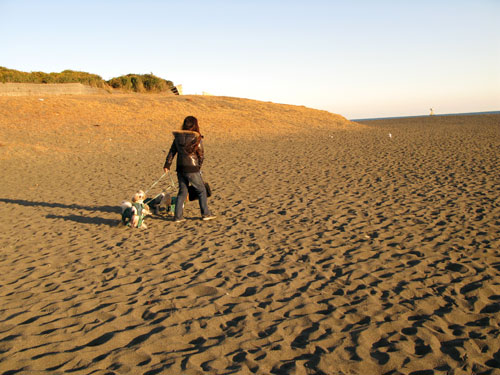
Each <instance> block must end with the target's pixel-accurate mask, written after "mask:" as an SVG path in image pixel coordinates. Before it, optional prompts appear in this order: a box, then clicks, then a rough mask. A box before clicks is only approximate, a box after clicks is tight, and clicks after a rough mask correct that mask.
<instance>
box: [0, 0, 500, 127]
mask: <svg viewBox="0 0 500 375" xmlns="http://www.w3.org/2000/svg"><path fill="white" fill-rule="evenodd" d="M0 43H1V46H2V47H1V48H0V66H4V67H7V68H11V69H17V70H21V71H27V72H30V71H44V72H60V71H62V70H65V69H72V70H81V71H86V72H90V73H95V74H98V75H100V76H102V77H103V78H105V79H109V78H112V77H117V76H120V75H123V74H128V73H139V74H144V73H151V72H152V73H153V74H155V75H157V76H160V77H162V78H165V79H169V80H171V81H173V82H174V84H182V85H183V87H184V92H185V93H186V94H201V93H202V92H203V91H205V92H208V93H211V94H214V95H223V96H235V97H242V98H250V99H257V100H263V101H272V102H275V103H287V104H297V105H305V106H307V107H312V108H318V109H325V110H327V111H330V112H333V113H338V114H341V115H343V116H346V117H348V118H351V119H356V118H366V117H386V116H403V115H425V114H428V113H429V108H431V107H432V108H434V111H435V113H436V114H439V113H457V112H479V111H491V110H500V0H468V1H462V0H418V1H416V0H386V1H376V0H372V1H370V0H366V1H362V0H351V1H348V0H344V1H340V0H339V1H336V0H330V1H327V0H324V1H320V0H303V1H295V0H282V1H278V0H213V1H211V0H198V1H192V0H186V1H179V0H165V1H160V0H157V1H153V0H143V1H139V0H138V1H126V0H82V1H77V0H73V1H72V0H60V1H55V0H45V1H39V0H32V1H28V0H0Z"/></svg>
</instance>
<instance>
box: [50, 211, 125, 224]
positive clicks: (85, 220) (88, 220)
mask: <svg viewBox="0 0 500 375" xmlns="http://www.w3.org/2000/svg"><path fill="white" fill-rule="evenodd" d="M45 217H46V218H47V219H63V220H66V221H75V222H77V223H81V224H96V225H100V224H105V225H109V226H110V227H116V226H117V225H118V224H119V220H114V219H104V218H102V217H89V216H78V215H68V216H62V215H52V214H48V215H47V216H45Z"/></svg>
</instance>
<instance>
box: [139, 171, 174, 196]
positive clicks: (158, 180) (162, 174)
mask: <svg viewBox="0 0 500 375" xmlns="http://www.w3.org/2000/svg"><path fill="white" fill-rule="evenodd" d="M165 175H166V173H163V174H162V175H161V177H160V178H159V179H158V180H156V181H155V182H154V183H153V185H151V186H150V187H149V189H148V190H146V191H145V192H144V194H147V193H148V191H150V190H151V189H152V188H153V187H154V186H155V185H156V184H157V183H158V182H160V180H161V179H162V178H163V177H164V176H165ZM170 177H172V176H170Z"/></svg>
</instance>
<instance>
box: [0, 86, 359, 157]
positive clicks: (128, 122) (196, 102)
mask: <svg viewBox="0 0 500 375" xmlns="http://www.w3.org/2000/svg"><path fill="white" fill-rule="evenodd" d="M187 115H194V116H196V117H197V118H198V119H199V122H200V126H201V129H202V133H203V134H206V135H207V137H206V138H207V140H211V141H212V140H213V141H231V140H238V139H247V140H248V139H252V138H259V137H265V136H273V135H280V134H281V135H282V136H285V137H286V136H289V135H292V134H297V133H301V132H304V131H311V130H321V129H323V130H331V131H334V130H336V129H348V128H350V129H359V128H362V127H363V126H361V125H359V124H354V123H352V122H350V121H348V120H346V119H345V118H344V117H342V116H340V115H335V114H332V113H329V112H326V111H319V110H314V109H310V108H306V107H300V106H292V105H283V104H275V103H267V102H260V101H255V100H248V99H240V98H229V97H215V96H172V95H163V94H114V95H73V96H71V95H70V96H64V97H56V96H50V97H40V98H38V97H0V130H1V133H0V143H1V144H2V145H3V148H0V158H1V157H3V158H5V157H8V155H11V154H13V153H14V154H15V153H21V152H23V153H25V154H29V153H30V151H29V150H31V151H33V152H43V151H47V150H51V151H53V152H55V151H57V150H59V151H63V150H66V151H68V152H69V151H70V150H71V149H72V150H77V151H78V152H85V150H88V149H89V147H88V143H92V142H94V143H96V144H100V145H101V147H103V148H104V149H106V150H107V149H109V148H113V147H114V145H121V144H123V143H137V141H138V140H140V141H141V142H145V143H149V144H151V143H155V144H166V143H168V142H169V140H170V139H171V136H172V135H171V132H172V131H173V130H175V129H178V128H179V127H180V125H181V124H182V121H183V119H184V117H186V116H187ZM61 139H64V142H63V143H61V142H60V140H61ZM18 146H19V147H18ZM90 149H93V147H92V145H91V146H90ZM2 151H3V156H2Z"/></svg>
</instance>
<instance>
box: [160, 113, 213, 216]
mask: <svg viewBox="0 0 500 375" xmlns="http://www.w3.org/2000/svg"><path fill="white" fill-rule="evenodd" d="M173 134H174V141H173V142H172V146H171V147H170V151H169V152H168V155H167V159H166V160H165V165H164V166H163V169H164V170H165V173H168V172H169V171H170V166H171V165H172V161H173V160H174V157H175V155H176V154H177V178H178V180H179V193H178V195H177V204H176V205H175V215H174V221H175V222H176V223H180V222H183V221H185V220H186V219H184V217H183V213H184V202H185V200H186V198H187V196H188V186H189V185H190V184H191V185H192V186H193V188H194V189H195V191H196V194H198V201H199V203H200V210H201V217H202V219H203V220H212V219H215V215H212V213H211V212H210V210H209V209H208V203H207V190H206V189H205V184H204V183H203V179H202V177H201V173H200V169H201V165H202V164H203V159H204V154H203V144H202V138H203V137H202V135H201V134H200V127H199V126H198V120H197V119H196V117H193V116H188V117H186V118H185V119H184V123H183V124H182V130H179V131H174V132H173Z"/></svg>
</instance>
